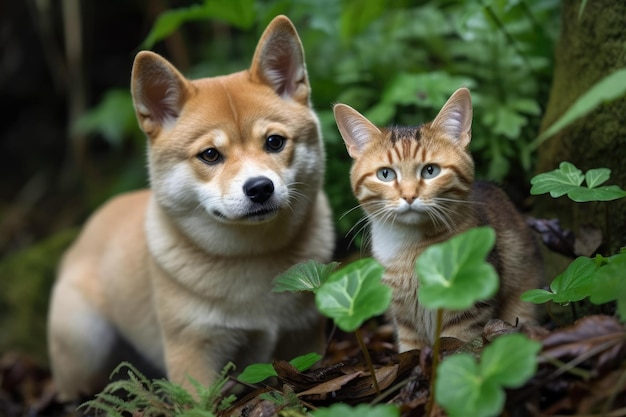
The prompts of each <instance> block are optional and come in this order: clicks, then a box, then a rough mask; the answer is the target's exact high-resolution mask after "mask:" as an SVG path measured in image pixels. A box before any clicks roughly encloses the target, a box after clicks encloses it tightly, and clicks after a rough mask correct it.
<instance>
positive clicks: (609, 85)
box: [531, 69, 626, 148]
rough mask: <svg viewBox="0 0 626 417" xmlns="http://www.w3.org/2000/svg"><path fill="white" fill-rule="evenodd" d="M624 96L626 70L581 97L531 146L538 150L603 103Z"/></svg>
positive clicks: (614, 74)
mask: <svg viewBox="0 0 626 417" xmlns="http://www.w3.org/2000/svg"><path fill="white" fill-rule="evenodd" d="M624 94H626V69H620V70H617V71H615V72H613V73H612V74H610V75H608V76H606V77H605V78H603V79H602V80H600V81H599V82H597V83H596V84H595V85H594V86H592V87H591V88H590V89H589V90H587V91H586V92H585V93H584V94H583V95H581V96H580V97H579V98H578V99H577V100H576V102H574V104H572V106H571V107H570V108H569V109H568V110H567V111H566V112H565V114H563V116H561V117H560V118H559V119H558V120H557V121H556V122H554V124H552V126H550V127H549V128H548V129H546V130H545V131H544V132H543V133H542V134H541V135H539V137H538V138H537V139H535V141H534V142H533V143H532V144H531V146H532V147H533V148H537V147H538V146H539V145H540V144H541V143H543V142H544V141H545V140H546V139H548V138H549V137H551V136H552V135H554V134H555V133H557V132H558V131H560V130H561V129H563V128H565V127H566V126H569V125H570V124H571V123H572V122H574V121H575V120H577V119H579V118H580V117H583V116H585V115H586V114H587V113H589V112H591V111H592V110H594V109H595V108H596V107H598V106H599V105H601V104H602V103H605V102H610V101H613V100H615V99H618V98H620V97H622V96H623V95H624Z"/></svg>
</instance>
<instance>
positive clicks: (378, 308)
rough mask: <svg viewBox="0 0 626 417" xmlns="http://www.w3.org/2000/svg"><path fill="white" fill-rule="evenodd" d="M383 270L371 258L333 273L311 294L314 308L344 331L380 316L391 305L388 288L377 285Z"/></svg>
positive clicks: (350, 330)
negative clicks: (315, 306) (313, 298)
mask: <svg viewBox="0 0 626 417" xmlns="http://www.w3.org/2000/svg"><path fill="white" fill-rule="evenodd" d="M383 271H384V269H383V267H382V266H381V265H380V264H379V263H378V262H376V261H375V260H373V259H371V258H367V259H361V260H359V261H356V262H353V263H351V264H350V265H348V266H347V267H345V268H342V269H340V270H338V271H336V272H334V273H333V274H332V275H331V277H330V278H329V279H328V280H327V281H326V282H325V283H324V284H323V285H322V286H321V287H320V288H319V289H318V291H317V293H316V294H315V302H316V304H317V308H318V309H319V310H320V311H321V312H322V314H324V315H326V316H327V317H330V318H332V319H333V320H334V321H335V323H336V324H337V326H338V327H339V328H340V329H342V330H343V331H346V332H352V331H354V330H356V329H358V328H359V327H360V326H361V324H362V323H363V322H364V321H365V320H367V319H369V318H371V317H374V316H376V315H379V314H381V313H383V312H384V311H385V310H386V309H387V307H388V306H389V303H390V302H391V288H389V287H387V286H386V285H384V284H382V283H381V278H382V274H383Z"/></svg>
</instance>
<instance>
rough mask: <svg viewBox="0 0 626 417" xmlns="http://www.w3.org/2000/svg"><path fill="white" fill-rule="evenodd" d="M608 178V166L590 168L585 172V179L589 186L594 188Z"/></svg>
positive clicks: (609, 171)
mask: <svg viewBox="0 0 626 417" xmlns="http://www.w3.org/2000/svg"><path fill="white" fill-rule="evenodd" d="M609 178H611V170H610V169H608V168H596V169H590V170H589V171H587V172H586V173H585V181H586V182H587V187H589V188H595V187H597V186H599V185H601V184H603V183H605V182H606V181H607V180H608V179H609Z"/></svg>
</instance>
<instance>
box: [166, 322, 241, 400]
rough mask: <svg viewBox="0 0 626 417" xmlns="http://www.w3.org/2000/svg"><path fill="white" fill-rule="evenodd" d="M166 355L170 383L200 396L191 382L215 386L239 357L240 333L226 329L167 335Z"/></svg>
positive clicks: (167, 333) (187, 331)
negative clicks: (225, 367) (230, 362)
mask: <svg viewBox="0 0 626 417" xmlns="http://www.w3.org/2000/svg"><path fill="white" fill-rule="evenodd" d="M163 336H164V340H163V344H164V354H165V364H166V367H167V376H168V379H169V380H170V381H172V382H175V383H177V384H180V385H182V386H183V387H184V388H185V389H187V390H188V391H190V392H191V393H192V394H194V395H196V392H195V390H194V389H193V385H192V384H191V382H190V379H189V378H193V379H194V380H196V381H198V382H199V383H200V384H202V385H204V386H208V385H211V384H212V383H213V382H215V380H216V378H217V376H218V375H219V373H220V371H221V370H222V368H223V367H224V366H225V365H226V364H227V363H228V361H229V360H232V359H231V358H232V357H233V355H234V354H235V351H236V346H237V345H238V344H239V340H237V339H239V338H240V337H238V335H237V332H233V331H232V330H228V329H223V328H211V329H205V330H204V331H201V332H200V331H199V329H194V330H193V331H189V329H187V330H185V331H180V332H175V333H172V332H167V331H165V332H164V335H163Z"/></svg>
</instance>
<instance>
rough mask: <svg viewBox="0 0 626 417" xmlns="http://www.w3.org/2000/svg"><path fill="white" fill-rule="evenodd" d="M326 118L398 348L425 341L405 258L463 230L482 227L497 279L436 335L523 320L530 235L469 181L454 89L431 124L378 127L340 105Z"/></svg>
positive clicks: (534, 264) (463, 114) (483, 187)
mask: <svg viewBox="0 0 626 417" xmlns="http://www.w3.org/2000/svg"><path fill="white" fill-rule="evenodd" d="M334 112H335V120H336V122H337V126H338V127H339V131H340V132H341V135H342V137H343V140H344V142H345V144H346V147H347V149H348V153H349V154H350V156H351V157H352V159H354V162H353V165H352V170H351V175H350V178H351V183H352V189H353V191H354V194H355V196H356V198H357V199H358V201H359V203H360V205H361V207H362V208H363V210H364V211H365V213H366V217H367V219H368V221H369V223H370V227H371V238H372V251H373V254H374V256H375V257H376V259H377V260H378V261H379V262H380V263H381V264H382V265H383V266H384V267H385V275H384V278H383V281H384V282H385V283H386V284H387V285H389V286H390V287H391V288H392V289H393V301H392V305H391V308H390V314H391V317H392V318H393V321H394V324H395V327H396V332H397V339H398V343H399V350H400V351H401V352H404V351H407V350H410V349H421V348H422V347H424V346H426V345H428V346H431V345H432V343H433V342H434V340H433V339H434V332H435V313H434V312H431V311H428V310H426V309H424V308H423V307H422V306H421V305H420V304H419V303H418V300H417V286H418V281H417V279H416V277H415V272H414V270H415V260H416V258H417V257H418V255H419V254H420V253H422V251H424V249H425V248H427V247H428V246H429V245H432V244H434V243H438V242H443V241H445V240H447V239H449V238H451V237H452V236H454V235H457V234H459V233H461V232H463V231H466V230H468V229H470V228H472V227H476V226H483V225H490V226H492V227H493V228H494V229H495V231H496V236H497V238H496V245H495V248H494V250H493V251H492V253H491V254H490V255H489V261H490V262H491V263H492V264H493V265H494V266H495V268H496V271H497V272H498V274H499V276H500V290H499V292H498V294H497V295H496V297H495V298H494V299H492V300H489V301H486V302H478V303H476V304H475V305H474V306H473V307H471V308H470V309H468V310H465V311H448V312H445V313H444V317H443V327H442V336H451V337H456V338H458V339H461V340H463V341H466V342H467V341H471V340H473V339H475V338H477V337H480V335H481V333H482V330H483V328H484V325H485V323H487V321H488V320H490V319H492V318H500V319H503V320H505V321H507V322H509V323H516V321H517V320H519V321H520V322H528V321H532V320H533V317H534V309H533V306H532V305H531V304H529V303H525V302H522V301H521V300H520V294H522V293H523V292H524V291H526V290H528V289H531V288H536V286H537V285H538V280H539V277H540V275H541V260H540V259H539V255H538V250H537V247H536V245H535V242H534V239H533V237H532V235H531V233H530V230H529V229H528V227H527V226H526V224H525V222H524V220H523V218H522V217H521V216H520V215H519V214H518V213H517V212H516V210H515V207H514V206H513V205H512V203H511V202H510V201H509V200H508V199H507V197H506V195H505V194H504V193H503V192H502V191H501V190H499V189H498V188H497V187H495V186H493V185H490V184H487V183H483V182H474V162H473V160H472V157H471V155H470V153H469V150H468V148H469V143H470V136H471V134H470V128H471V120H472V104H471V99H470V94H469V91H468V90H467V89H465V88H461V89H459V90H457V91H456V92H455V93H454V94H453V95H452V96H451V97H450V99H449V100H448V101H447V102H446V104H445V105H444V106H443V108H442V109H441V111H440V112H439V114H438V115H437V117H436V118H435V120H434V121H432V122H431V123H426V124H423V125H421V126H417V127H393V128H389V129H379V128H377V127H376V126H374V125H373V124H372V123H371V122H369V121H368V120H367V119H366V118H365V117H363V116H362V115H361V114H359V113H358V112H357V111H356V110H354V109H352V108H351V107H349V106H347V105H345V104H337V105H336V106H335V107H334Z"/></svg>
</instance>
